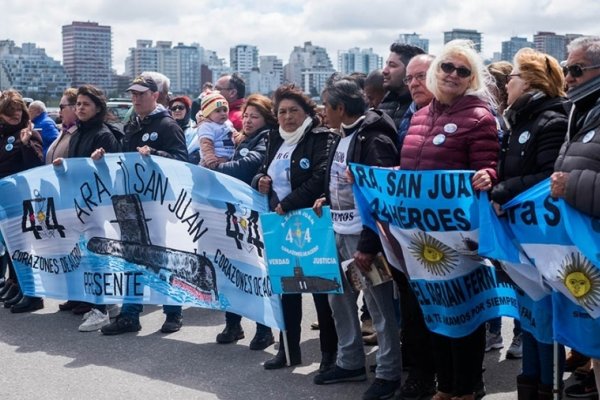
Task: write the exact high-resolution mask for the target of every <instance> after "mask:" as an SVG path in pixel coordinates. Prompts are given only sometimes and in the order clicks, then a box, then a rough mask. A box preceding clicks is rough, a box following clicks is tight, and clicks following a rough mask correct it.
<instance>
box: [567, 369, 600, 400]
mask: <svg viewBox="0 0 600 400" xmlns="http://www.w3.org/2000/svg"><path fill="white" fill-rule="evenodd" d="M565 394H566V395H567V396H568V397H575V398H579V399H588V398H591V399H597V398H598V389H597V388H596V377H595V376H594V370H591V371H590V372H589V373H588V376H586V378H585V379H584V380H583V381H582V382H581V383H576V384H575V385H571V386H569V387H568V388H566V389H565Z"/></svg>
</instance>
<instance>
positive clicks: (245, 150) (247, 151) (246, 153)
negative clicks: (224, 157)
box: [240, 148, 250, 157]
mask: <svg viewBox="0 0 600 400" xmlns="http://www.w3.org/2000/svg"><path fill="white" fill-rule="evenodd" d="M248 153H250V150H248V149H246V148H244V149H241V150H240V156H242V157H246V156H247V155H248Z"/></svg>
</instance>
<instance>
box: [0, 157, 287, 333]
mask: <svg viewBox="0 0 600 400" xmlns="http://www.w3.org/2000/svg"><path fill="white" fill-rule="evenodd" d="M0 192H1V193H3V194H9V195H3V196H1V197H0V229H1V231H2V234H3V235H4V238H5V239H6V242H7V247H8V249H9V251H10V255H11V257H12V259H13V262H14V265H15V269H16V271H17V274H18V276H19V281H20V283H21V288H22V289H23V291H24V293H26V294H27V295H32V296H49V297H56V298H61V299H65V298H68V299H72V300H80V301H86V302H90V303H96V304H110V303H119V302H122V301H127V302H133V303H147V304H185V305H193V306H200V307H205V308H213V309H220V310H228V311H232V312H235V313H238V314H241V315H244V316H246V317H248V318H250V319H252V320H255V321H258V322H260V323H262V324H265V325H268V326H274V327H279V328H283V317H282V312H281V301H280V299H279V296H276V295H274V294H273V292H272V288H271V283H270V280H269V277H268V275H267V272H266V266H265V262H264V257H263V255H264V244H263V240H262V234H261V227H260V221H259V219H258V215H259V213H261V212H265V211H267V201H266V198H265V197H264V196H263V195H261V194H260V193H258V192H256V191H255V190H253V189H252V188H250V187H249V186H248V185H246V184H244V183H242V182H240V181H238V180H236V179H234V178H232V177H229V176H226V175H223V174H219V173H216V172H213V171H210V170H208V169H205V168H201V167H198V166H195V165H192V164H187V163H182V162H179V161H175V160H170V159H167V158H163V157H143V156H141V155H139V154H138V153H126V154H110V155H106V156H105V157H104V158H103V159H102V160H100V161H96V162H94V161H92V160H91V159H83V158H74V159H67V160H64V161H63V167H59V168H55V167H53V166H45V167H39V168H35V169H32V170H29V171H26V172H23V173H20V174H15V175H12V176H10V177H7V178H5V179H2V180H0Z"/></svg>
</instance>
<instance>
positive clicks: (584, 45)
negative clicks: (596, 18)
mask: <svg viewBox="0 0 600 400" xmlns="http://www.w3.org/2000/svg"><path fill="white" fill-rule="evenodd" d="M577 50H583V51H584V52H585V58H587V60H588V61H589V62H590V63H592V65H600V36H582V37H579V38H577V39H574V40H573V41H572V42H571V43H569V45H568V46H567V51H568V52H569V54H571V53H572V52H574V51H577Z"/></svg>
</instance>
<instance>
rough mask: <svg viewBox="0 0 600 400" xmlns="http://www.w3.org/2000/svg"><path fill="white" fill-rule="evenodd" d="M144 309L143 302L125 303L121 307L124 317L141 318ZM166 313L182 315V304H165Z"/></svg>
mask: <svg viewBox="0 0 600 400" xmlns="http://www.w3.org/2000/svg"><path fill="white" fill-rule="evenodd" d="M143 310H144V305H143V304H136V303H124V304H123V306H122V307H121V315H122V316H124V317H128V318H132V319H134V320H137V321H139V320H140V314H141V313H142V311H143ZM163 313H164V314H167V315H168V314H176V315H179V316H181V306H163Z"/></svg>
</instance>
